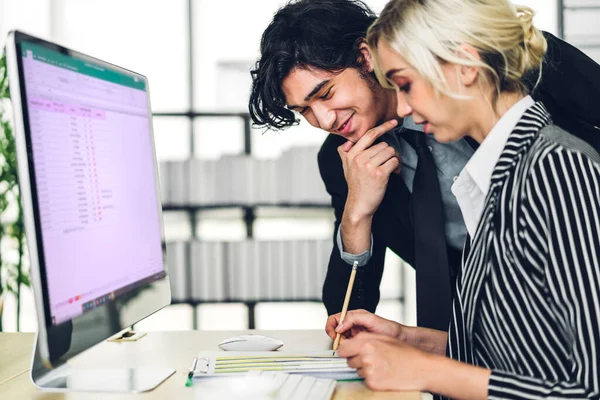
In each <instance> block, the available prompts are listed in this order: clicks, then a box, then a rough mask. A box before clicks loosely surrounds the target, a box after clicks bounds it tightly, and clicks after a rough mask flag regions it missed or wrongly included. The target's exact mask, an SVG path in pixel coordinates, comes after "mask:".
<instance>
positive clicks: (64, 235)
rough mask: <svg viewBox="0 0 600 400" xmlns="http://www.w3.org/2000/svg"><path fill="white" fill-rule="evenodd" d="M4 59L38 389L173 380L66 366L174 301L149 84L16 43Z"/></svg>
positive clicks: (24, 39)
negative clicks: (32, 307) (35, 320)
mask: <svg viewBox="0 0 600 400" xmlns="http://www.w3.org/2000/svg"><path fill="white" fill-rule="evenodd" d="M6 52H7V68H8V73H9V84H10V91H11V99H12V103H13V109H14V128H15V129H14V132H15V142H16V151H17V161H18V162H17V163H18V174H19V183H20V190H21V203H22V207H23V217H24V224H25V233H26V237H27V245H28V251H29V259H30V267H31V283H32V288H33V292H34V296H35V304H36V310H37V317H38V334H37V343H36V347H35V352H34V357H33V365H32V368H31V371H32V372H31V376H32V380H33V381H34V383H35V384H36V385H38V386H39V387H40V388H44V389H50V390H86V391H87V390H90V391H144V390H149V389H151V388H152V387H154V386H156V385H157V384H158V383H160V382H162V381H163V380H164V379H166V378H167V377H168V376H170V375H171V374H172V373H173V372H174V370H172V369H169V368H119V367H121V366H115V367H114V368H111V369H104V370H80V369H75V368H73V367H72V366H70V365H69V363H68V361H69V360H70V359H71V358H72V357H74V356H75V355H78V354H80V353H82V352H84V351H85V350H87V349H89V348H90V347H92V346H94V345H96V344H98V343H99V342H102V341H104V340H105V339H106V338H108V337H110V336H113V335H115V334H116V333H118V332H120V331H122V330H123V329H125V328H127V327H129V326H131V325H132V324H134V323H135V322H137V321H139V320H141V319H143V318H145V317H146V316H148V315H150V314H152V313H154V312H156V311H158V310H160V309H161V308H163V307H165V306H167V305H169V304H170V301H171V292H170V285H169V278H168V275H167V268H166V264H165V246H164V240H163V239H164V234H163V226H162V211H161V210H162V208H161V203H160V195H159V193H160V191H159V185H158V168H157V162H156V154H155V149H154V140H153V132H152V113H151V110H150V101H149V94H148V93H149V92H148V80H147V79H146V78H145V77H144V76H143V75H140V74H137V73H134V72H131V71H129V70H126V69H124V68H121V67H118V66H116V65H112V64H109V63H107V62H105V61H102V60H99V59H97V58H93V57H90V56H88V55H85V54H82V53H79V52H76V51H73V50H70V49H67V48H65V47H62V46H59V45H57V44H54V43H50V42H47V41H44V40H41V39H39V38H35V37H33V36H30V35H27V34H25V33H22V32H18V31H13V32H11V33H9V36H8V41H7V48H6ZM142 340H143V339H142Z"/></svg>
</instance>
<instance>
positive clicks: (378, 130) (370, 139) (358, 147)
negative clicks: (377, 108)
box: [352, 119, 398, 153]
mask: <svg viewBox="0 0 600 400" xmlns="http://www.w3.org/2000/svg"><path fill="white" fill-rule="evenodd" d="M396 126H398V121H396V120H395V119H392V120H389V121H387V122H384V123H383V124H381V125H379V126H376V127H375V128H372V129H369V130H368V131H367V133H365V134H364V135H363V137H361V138H360V139H358V141H357V142H356V143H355V144H354V146H353V147H352V150H353V152H355V153H357V152H361V151H363V150H365V149H367V148H369V147H371V145H372V144H373V143H375V140H376V139H377V138H378V137H380V136H381V135H383V134H384V133H386V132H387V131H389V130H390V129H393V128H395V127H396Z"/></svg>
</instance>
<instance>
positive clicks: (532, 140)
mask: <svg viewBox="0 0 600 400" xmlns="http://www.w3.org/2000/svg"><path fill="white" fill-rule="evenodd" d="M599 232H600V157H599V156H598V153H597V152H596V151H595V150H594V149H593V148H592V147H590V146H589V145H587V144H586V143H584V142H582V141H580V140H579V139H577V138H575V137H574V136H571V135H570V134H568V133H566V132H564V131H562V130H560V128H558V127H556V126H554V125H552V123H551V121H550V116H549V115H548V113H547V112H546V110H545V108H544V106H543V105H542V104H541V103H536V104H535V105H533V106H532V107H531V108H529V109H528V110H527V111H526V112H525V114H524V115H523V117H522V118H521V120H520V121H519V123H518V124H517V126H516V127H515V129H514V130H513V132H512V133H511V135H510V137H509V139H508V141H507V143H506V146H505V148H504V150H503V152H502V155H501V156H500V159H499V161H498V163H497V164H496V167H495V169H494V172H493V174H492V179H491V185H490V190H489V192H488V195H487V198H486V205H485V207H484V211H483V214H482V217H481V220H480V222H479V226H478V227H477V230H476V233H475V235H474V237H473V240H472V242H471V243H470V246H469V245H468V246H467V247H470V248H465V253H464V256H463V264H462V270H461V272H460V276H459V277H458V280H457V292H456V293H457V296H456V297H455V299H454V305H453V316H452V322H451V324H450V331H449V336H448V341H449V343H448V347H447V349H448V350H447V352H448V355H449V356H450V357H451V358H453V359H457V360H459V361H463V362H467V363H469V364H475V365H479V366H482V367H485V368H489V369H490V370H491V371H492V374H491V377H490V381H489V398H510V399H533V398H535V399H539V398H584V399H590V398H594V399H597V398H599V397H600V320H599V318H600V237H599V235H600V233H599Z"/></svg>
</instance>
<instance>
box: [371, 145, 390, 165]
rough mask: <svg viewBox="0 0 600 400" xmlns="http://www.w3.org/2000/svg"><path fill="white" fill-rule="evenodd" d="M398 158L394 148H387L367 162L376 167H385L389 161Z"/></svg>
mask: <svg viewBox="0 0 600 400" xmlns="http://www.w3.org/2000/svg"><path fill="white" fill-rule="evenodd" d="M396 157H397V155H396V151H395V150H394V148H393V147H386V148H384V149H383V150H382V151H380V152H378V153H377V154H375V155H373V157H371V158H370V159H369V161H367V163H368V164H371V165H373V166H374V167H379V166H380V165H383V164H384V163H385V162H386V161H388V160H389V159H391V158H396Z"/></svg>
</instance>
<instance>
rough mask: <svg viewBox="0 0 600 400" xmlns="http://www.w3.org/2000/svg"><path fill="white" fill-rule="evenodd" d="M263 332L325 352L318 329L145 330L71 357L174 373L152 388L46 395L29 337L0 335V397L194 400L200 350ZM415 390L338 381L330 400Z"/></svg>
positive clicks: (291, 346) (400, 398)
mask: <svg viewBox="0 0 600 400" xmlns="http://www.w3.org/2000/svg"><path fill="white" fill-rule="evenodd" d="M250 332H251V333H263V334H266V335H269V336H274V337H277V338H279V339H281V340H283V342H284V343H285V345H284V347H283V348H282V350H292V351H314V350H319V349H330V348H331V339H330V338H329V337H327V335H326V334H325V332H323V331H321V330H311V331H244V332H240V331H185V332H149V333H148V334H147V335H146V336H145V337H143V338H142V339H141V340H139V341H138V342H131V343H127V342H125V343H111V342H103V343H100V344H99V345H97V346H96V347H94V348H92V349H90V350H88V351H87V352H85V353H84V354H82V355H80V356H79V357H76V358H75V359H73V364H76V365H81V366H91V365H93V366H94V367H97V368H106V367H111V366H115V365H119V366H123V367H136V366H160V367H171V368H174V369H176V372H175V374H173V375H172V376H171V377H170V378H168V379H167V380H166V381H165V382H163V383H162V384H161V385H160V386H158V387H157V388H156V389H155V390H153V391H150V392H147V393H143V394H110V395H109V394H106V393H46V392H41V391H39V390H37V388H36V387H35V386H34V385H33V383H31V380H30V378H29V363H30V361H31V351H32V348H33V341H34V338H35V336H34V334H33V333H0V399H2V400H4V399H11V400H12V399H40V400H55V399H69V400H78V399H85V400H96V399H98V400H99V399H106V398H107V397H109V398H111V399H132V398H141V399H173V400H174V399H194V390H193V388H189V387H185V380H186V377H187V371H188V368H189V366H190V364H191V360H192V357H194V356H195V355H196V354H197V353H198V352H199V351H201V350H218V347H217V343H219V342H220V341H221V340H222V339H224V338H226V337H230V336H235V335H240V334H242V333H250ZM420 398H421V396H420V394H419V393H417V392H411V393H394V392H373V391H371V390H369V389H368V388H367V387H366V386H365V385H364V384H363V383H362V382H340V383H338V387H337V389H336V393H335V395H334V399H335V400H347V399H396V400H418V399H420Z"/></svg>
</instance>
